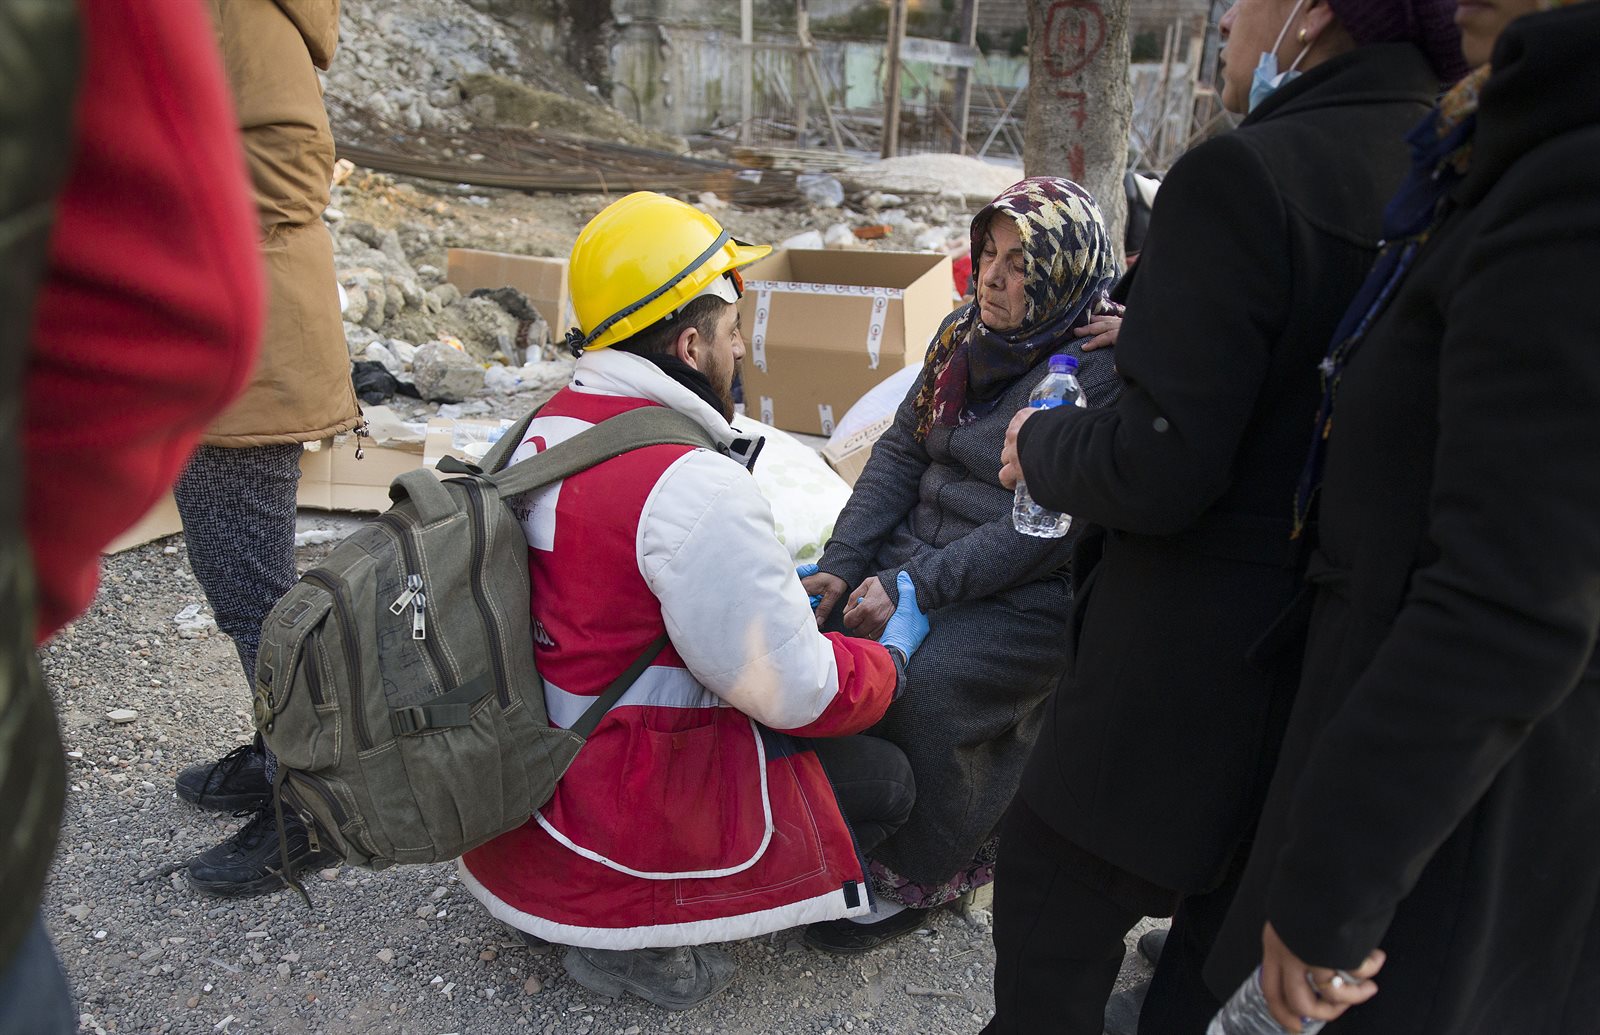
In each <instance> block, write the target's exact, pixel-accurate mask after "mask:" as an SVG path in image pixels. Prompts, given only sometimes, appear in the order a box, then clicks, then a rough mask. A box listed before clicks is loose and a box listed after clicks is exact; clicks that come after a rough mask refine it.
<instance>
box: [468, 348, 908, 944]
mask: <svg viewBox="0 0 1600 1035" xmlns="http://www.w3.org/2000/svg"><path fill="white" fill-rule="evenodd" d="M652 405H661V406H670V407H672V408H673V409H675V410H679V411H681V412H684V413H687V414H689V415H690V416H692V417H694V418H695V419H697V420H698V421H699V422H700V423H701V424H703V425H704V426H705V427H706V429H707V430H708V431H710V432H711V434H712V435H713V437H714V438H716V439H717V440H718V441H720V442H727V443H730V444H731V443H732V442H733V441H734V440H735V438H736V437H737V433H736V432H735V431H733V429H731V428H730V427H729V426H728V423H727V421H725V420H723V419H722V417H721V416H720V415H719V414H718V413H717V412H716V411H715V410H713V409H712V408H711V407H710V406H708V405H706V403H705V402H703V401H702V400H700V399H699V398H698V397H696V396H695V395H694V394H693V393H692V392H690V391H689V390H688V389H686V388H684V387H683V386H682V385H679V384H678V383H677V382H675V381H673V380H672V379H671V378H670V377H668V376H667V375H666V374H665V373H663V372H662V371H661V370H660V368H658V367H656V366H655V365H654V364H653V363H650V362H649V361H648V360H644V359H641V358H639V357H637V356H633V355H630V354H628V353H625V352H618V351H615V350H611V349H605V350H601V351H598V352H592V353H587V354H585V355H584V357H583V358H582V359H580V360H579V361H578V367H577V371H576V374H575V376H574V381H573V384H572V385H571V386H570V387H568V388H565V389H563V390H562V391H560V392H559V393H557V394H556V396H555V397H554V398H552V399H551V400H550V401H549V402H548V403H547V404H546V405H545V407H544V408H543V409H542V410H541V411H540V413H539V416H538V418H537V419H535V420H534V422H533V424H532V425H531V426H530V427H529V429H528V433H527V437H526V438H525V440H524V442H523V444H522V445H521V446H520V447H519V448H518V450H517V451H516V453H515V454H514V456H513V459H514V460H521V459H523V458H525V457H527V456H530V455H532V454H533V453H535V452H537V451H539V450H542V449H545V448H548V447H549V446H552V445H554V444H556V443H557V442H561V441H564V440H566V439H568V438H570V437H572V436H573V435H576V434H577V433H578V432H580V431H582V430H583V429H585V428H587V427H590V426H592V425H593V424H596V423H598V422H600V421H602V420H604V419H606V418H607V417H612V416H615V415H616V414H618V413H622V412H624V411H626V410H630V409H635V408H637V407H641V406H652ZM517 502H518V503H519V504H520V507H519V514H520V515H521V517H522V521H523V529H524V531H525V532H526V533H527V536H528V543H529V547H530V549H529V560H528V567H529V571H530V573H531V575H532V585H533V625H532V629H533V636H534V650H535V656H536V659H537V661H538V664H539V671H540V673H541V674H542V675H543V676H544V679H545V703H546V705H547V706H548V708H549V712H550V721H551V722H552V723H553V724H555V725H557V726H562V727H567V726H571V725H572V724H573V723H575V722H576V721H577V720H578V718H579V716H581V715H582V714H583V712H584V711H585V709H587V708H588V706H589V705H590V703H592V701H593V700H594V698H595V697H597V696H599V694H600V692H601V691H602V690H603V689H604V688H605V687H606V685H607V684H608V683H609V682H610V681H611V680H612V679H614V678H615V677H616V676H617V675H618V674H619V673H621V672H622V671H623V670H624V669H626V668H627V667H628V665H630V664H631V663H632V662H633V661H634V660H635V659H636V658H638V656H639V655H640V654H642V653H643V652H644V650H645V648H646V647H647V646H649V644H650V643H651V641H653V640H655V639H657V638H658V637H659V636H660V635H661V633H662V632H663V631H665V632H666V633H668V634H669V636H670V637H671V643H670V645H669V646H668V647H667V648H666V649H665V650H664V651H663V652H662V653H661V654H660V655H659V656H658V657H657V658H656V659H655V660H654V662H653V663H652V664H651V666H650V667H649V668H647V669H645V671H644V674H643V675H642V676H641V677H640V678H639V680H638V682H636V683H635V684H634V685H633V686H632V687H631V688H630V689H629V690H628V692H627V693H626V694H625V695H624V696H623V697H622V699H621V700H620V701H619V702H618V703H617V705H616V706H615V707H613V708H612V709H611V711H610V712H608V713H607V714H606V716H605V718H604V719H602V720H601V722H600V725H599V726H598V727H597V728H596V729H595V732H594V735H593V736H592V737H590V738H589V741H588V742H587V743H586V744H585V745H584V747H583V750H582V751H580V752H579V754H578V757H577V760H576V761H575V762H574V763H573V764H572V767H571V768H570V769H568V770H567V773H566V775H565V776H564V777H563V778H562V780H561V782H560V784H559V785H558V786H557V788H556V793H555V797H554V798H553V799H551V801H550V802H549V804H547V805H546V806H545V807H544V808H543V809H541V810H540V811H539V812H538V813H537V814H535V816H534V817H533V819H532V820H530V821H529V822H528V823H527V824H526V825H524V826H522V827H520V828H518V829H517V830H514V831H512V832H510V833H508V834H504V835H502V836H501V837H498V838H496V839H495V840H493V841H491V842H489V843H488V844H485V845H483V846H482V847H479V848H477V849H475V850H473V851H471V852H468V853H467V854H466V856H465V857H463V858H462V860H461V863H460V866H461V878H462V880H463V881H464V882H465V883H466V885H467V887H468V888H470V889H471V890H472V893H473V894H474V895H476V896H477V897H478V899H479V900H480V901H482V902H483V904H484V905H485V906H486V907H487V908H488V909H489V912H490V913H492V914H493V915H494V916H496V917H498V918H499V919H501V920H503V921H505V922H506V923H508V924H510V925H512V926H513V927H516V928H518V929H520V930H524V931H529V932H531V933H533V934H536V935H539V936H540V937H543V938H545V939H547V940H549V941H552V942H558V943H562V944H567V945H586V946H591V947H596V948H607V949H633V948H644V947H648V946H661V945H691V944H699V943H704V942H716V941H730V940H734V939H739V938H748V937H751V936H754V935H758V934H764V933H766V932H769V931H775V930H781V929H783V928H788V927H794V926H797V925H800V924H806V923H811V922H814V921H818V920H830V919H834V918H837V917H841V916H853V915H857V914H860V913H864V912H866V911H867V909H868V908H869V906H868V901H867V891H866V878H865V875H864V873H863V872H862V867H861V862H860V859H859V857H858V854H857V852H856V849H855V845H854V841H853V839H852V837H851V834H850V831H849V828H848V827H847V826H846V825H845V821H844V818H843V816H842V815H841V814H840V812H839V807H838V804H837V803H836V801H835V800H834V796H833V790H832V788H831V787H830V786H829V785H828V781H827V778H826V776H825V775H824V774H823V771H822V766H821V764H820V763H819V762H818V761H817V759H816V757H815V755H813V754H812V753H811V751H809V750H808V748H807V746H806V743H805V741H804V740H801V739H798V738H804V737H833V736H840V735H844V734H849V733H856V732H859V731H860V730H863V729H866V728H867V727H868V726H870V725H872V724H873V723H874V722H876V721H877V720H878V719H879V718H880V717H882V715H883V713H884V710H885V709H887V708H888V706H889V702H890V701H891V700H892V699H893V696H894V692H895V688H896V684H897V681H898V678H899V677H898V674H897V672H896V670H895V665H894V662H893V660H892V659H891V657H890V655H889V652H888V651H887V650H886V649H885V648H884V647H882V646H881V645H880V644H878V643H875V642H873V641H871V640H863V639H854V638H850V637H845V636H839V635H828V636H824V635H823V634H822V633H819V632H818V631H817V627H816V620H815V618H814V617H813V616H812V613H811V608H810V606H809V604H808V602H807V599H806V594H805V591H804V590H803V589H802V588H801V586H800V581H799V579H798V578H797V577H796V575H795V571H794V566H793V563H792V561H791V560H790V558H789V554H788V551H787V550H785V548H784V547H783V545H782V544H781V543H779V542H778V539H777V536H776V535H775V534H774V531H773V524H772V512H771V510H770V508H769V507H768V505H767V502H766V500H765V499H764V498H763V497H762V495H761V493H760V492H759V491H758V490H757V488H756V483H755V479H754V478H752V477H751V476H750V474H749V472H748V471H747V470H746V469H745V467H744V466H743V465H741V464H740V463H739V462H737V461H735V460H733V459H730V458H729V457H728V456H724V455H721V454H719V453H715V452H712V451H710V450H705V449H691V448H689V447H687V446H650V447H646V448H644V449H640V450H635V451H634V452H632V453H628V454H625V455H623V456H620V457H618V458H616V459H614V460H610V461H607V462H606V463H603V464H601V465H599V466H598V467H594V468H591V469H590V470H587V471H584V472H582V473H580V474H576V475H574V476H572V477H571V478H568V479H567V480H566V481H564V482H561V483H559V484H557V485H554V486H551V487H548V488H546V489H542V490H539V491H537V492H534V493H530V494H528V495H527V496H526V497H523V498H522V499H521V500H520V501H517Z"/></svg>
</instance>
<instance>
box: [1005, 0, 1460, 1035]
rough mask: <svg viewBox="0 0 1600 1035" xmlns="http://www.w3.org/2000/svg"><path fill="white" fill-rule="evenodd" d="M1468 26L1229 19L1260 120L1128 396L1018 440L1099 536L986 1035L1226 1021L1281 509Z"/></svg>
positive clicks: (1090, 555)
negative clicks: (1128, 943) (1145, 973)
mask: <svg viewBox="0 0 1600 1035" xmlns="http://www.w3.org/2000/svg"><path fill="white" fill-rule="evenodd" d="M1453 7H1454V2H1453V0H1239V2H1238V3H1236V4H1234V5H1233V6H1232V7H1231V8H1230V9H1229V11H1228V12H1227V14H1226V15H1224V16H1223V19H1222V23H1221V30H1222V34H1223V36H1224V38H1225V39H1226V41H1227V42H1226V45H1225V48H1224V50H1223V61H1224V66H1225V68H1224V87H1223V102H1224V103H1225V104H1226V105H1227V106H1228V107H1229V109H1231V110H1233V111H1235V112H1238V113H1240V114H1245V115H1246V117H1245V119H1244V121H1243V122H1242V123H1241V124H1240V126H1239V128H1238V129H1236V130H1234V131H1233V132H1231V133H1226V134H1223V135H1221V136H1218V137H1214V138H1212V139H1210V140H1208V141H1206V142H1205V143H1203V144H1201V145H1200V146H1198V147H1196V148H1194V149H1193V150H1191V151H1190V152H1188V153H1187V154H1185V155H1184V156H1183V157H1182V158H1180V159H1179V160H1178V162H1177V163H1176V164H1175V165H1174V166H1173V167H1172V169H1171V171H1170V172H1169V173H1168V174H1167V178H1166V180H1165V181H1164V182H1163V184H1162V187H1161V193H1160V194H1159V195H1158V196H1157V199H1156V205H1155V211H1154V213H1153V215H1152V217H1151V221H1150V231H1149V236H1148V237H1147V238H1146V241H1145V248H1144V252H1143V254H1142V255H1141V257H1140V259H1139V264H1138V266H1136V267H1135V268H1134V272H1133V274H1132V281H1133V282H1132V288H1131V291H1130V292H1129V295H1128V320H1127V322H1126V324H1125V325H1124V326H1123V328H1122V331H1121V335H1120V338H1119V340H1118V342H1117V365H1118V367H1119V369H1120V370H1121V372H1122V376H1123V378H1124V380H1125V382H1126V385H1125V388H1124V390H1123V393H1122V395H1121V396H1120V397H1119V398H1118V400H1117V404H1116V405H1115V406H1111V407H1107V408H1105V409H1103V410H1073V411H1071V412H1068V410H1067V408H1066V407H1059V408H1057V409H1055V410H1049V411H1029V412H1027V413H1019V414H1017V416H1016V418H1015V419H1014V421H1013V431H1014V432H1015V433H1016V444H1015V447H1013V449H1012V450H1011V453H1012V455H1011V457H1010V459H1011V460H1013V461H1015V460H1016V459H1017V457H1018V456H1020V471H1021V473H1022V476H1023V478H1024V479H1025V480H1026V482H1027V484H1028V488H1029V489H1030V490H1031V491H1032V493H1033V495H1034V498H1035V499H1037V500H1038V501H1039V502H1040V503H1042V504H1043V505H1045V506H1049V507H1054V508H1056V509H1058V510H1065V511H1067V512H1068V513H1071V514H1074V515H1076V516H1077V517H1078V518H1079V519H1080V520H1086V521H1088V522H1092V527H1090V528H1089V529H1088V530H1086V531H1085V532H1084V534H1083V536H1082V538H1081V539H1080V541H1079V549H1078V552H1077V553H1075V554H1074V557H1073V579H1074V581H1075V582H1076V583H1078V585H1079V589H1078V593H1077V599H1076V601H1075V608H1076V610H1075V612H1074V616H1073V622H1072V628H1073V633H1074V637H1075V640H1076V648H1075V651H1074V655H1073V658H1074V660H1073V667H1072V670H1071V671H1070V672H1069V673H1068V674H1067V676H1066V679H1065V681H1064V682H1063V683H1062V685H1061V687H1060V689H1059V690H1058V691H1057V693H1056V694H1055V695H1053V696H1052V697H1051V699H1050V706H1049V708H1048V714H1047V715H1046V717H1045V720H1044V726H1043V729H1042V731H1041V732H1040V735H1039V739H1038V743H1037V745H1036V746H1035V748H1034V752H1033V758H1032V759H1031V760H1030V761H1029V763H1028V765H1027V767H1026V770H1025V772H1024V775H1023V777H1022V781H1021V785H1020V790H1019V794H1018V797H1017V804H1016V807H1014V808H1013V810H1012V812H1011V814H1010V815H1009V816H1008V817H1007V820H1006V826H1005V833H1004V835H1003V848H1002V850H1003V858H1004V862H1003V863H1002V868H1003V873H1002V874H1001V876H1002V878H1003V879H1002V880H1000V882H999V883H998V884H997V885H996V896H995V947H996V964H995V1010H996V1013H995V1018H994V1022H993V1024H992V1025H991V1027H990V1028H989V1031H990V1032H991V1033H1002V1032H1022V1031H1029V1032H1031V1031H1042V1030H1048V1031H1053V1032H1062V1033H1066V1035H1100V1032H1101V1030H1102V1027H1104V1028H1106V1029H1108V1030H1110V1031H1111V1032H1112V1033H1113V1035H1131V1033H1132V1032H1133V1031H1134V1030H1135V1028H1137V1030H1138V1031H1140V1032H1142V1033H1145V1035H1170V1033H1184V1032H1198V1031H1203V1030H1205V1027H1206V1024H1207V1022H1208V1021H1209V1020H1210V1018H1211V1015H1212V1014H1214V1013H1215V1012H1216V1009H1217V1007H1218V1005H1219V1003H1218V1001H1217V998H1216V997H1215V996H1214V995H1213V994H1211V993H1210V992H1209V991H1208V990H1207V988H1206V986H1205V984H1204V982H1203V981H1202V980H1201V978H1200V971H1201V968H1202V966H1203V964H1204V960H1205V958H1206V955H1207V953H1208V952H1209V950H1210V947H1211V944H1212V943H1213V941H1214V940H1215V938H1216V931H1217V928H1218V926H1219V924H1220V922H1221V917H1222V914H1223V912H1224V911H1225V910H1226V908H1227V905H1228V902H1229V900H1230V898H1231V896H1232V894H1233V890H1234V888H1235V887H1236V884H1237V880H1238V872H1239V869H1240V867H1241V865H1242V862H1243V858H1244V854H1245V852H1246V851H1247V850H1248V847H1249V843H1250V839H1251V836H1252V832H1253V830H1254V826H1255V821H1256V817H1257V816H1258V815H1259V813H1260V809H1261V804H1262V801H1263V799H1264V797H1265V793H1266V785H1267V782H1268V780H1269V779H1270V778H1271V774H1272V766H1273V763H1274V760H1275V758H1276V755H1277V749H1278V744H1279V742H1280V740H1281V738H1282V732H1283V728H1284V721H1285V715H1286V714H1287V711H1288V708H1289V705H1290V703H1291V701H1292V699H1293V696H1294V690H1295V684H1296V682H1297V678H1296V676H1297V673H1296V671H1295V665H1296V661H1297V654H1296V651H1295V650H1293V649H1289V650H1283V651H1278V652H1276V653H1274V652H1273V651H1271V650H1270V649H1268V648H1270V647H1271V645H1272V642H1273V641H1271V640H1268V641H1267V642H1265V643H1262V645H1261V646H1260V647H1257V644H1258V642H1260V641H1262V639H1263V634H1265V633H1266V632H1267V631H1268V629H1269V628H1270V627H1271V626H1272V624H1273V621H1274V619H1275V618H1276V617H1277V616H1278V615H1279V614H1280V613H1282V611H1283V610H1284V608H1285V607H1286V606H1287V605H1288V603H1289V601H1290V600H1291V599H1292V598H1293V597H1294V595H1295V593H1296V591H1297V589H1298V587H1299V584H1300V573H1301V567H1300V564H1301V559H1300V556H1299V551H1298V549H1297V548H1296V546H1295V544H1293V543H1292V542H1291V540H1290V532H1291V521H1290V512H1289V506H1288V500H1289V499H1290V498H1291V497H1292V496H1293V494H1294V486H1295V483H1296V480H1297V479H1298V477H1299V474H1300V468H1301V462H1302V460H1303V458H1304V454H1305V445H1304V443H1305V434H1306V428H1307V426H1308V425H1309V423H1310V421H1311V418H1312V415H1313V414H1314V413H1315V412H1316V407H1317V398H1318V386H1317V364H1318V361H1319V360H1320V359H1321V358H1322V353H1323V350H1324V348H1325V346H1326V345H1327V342H1328V340H1329V338H1330V336H1331V335H1332V334H1333V330H1334V328H1335V327H1336V326H1337V324H1338V322H1339V318H1340V316H1341V315H1342V314H1343V312H1344V309H1345V306H1346V304H1347V303H1348V302H1349V300H1350V298H1351V297H1352V296H1353V295H1354V294H1355V293H1356V290H1357V289H1358V288H1359V287H1360V286H1361V282H1362V279H1363V278H1364V277H1365V276H1366V273H1367V271H1368V269H1370V268H1371V266H1372V263H1373V261H1374V259H1375V258H1376V256H1377V254H1378V246H1379V241H1380V240H1381V238H1382V236H1383V229H1382V224H1381V213H1382V209H1383V203H1384V200H1385V199H1386V198H1387V197H1388V196H1389V195H1390V194H1392V193H1393V192H1394V189H1395V188H1396V187H1397V186H1399V184H1400V182H1401V180H1402V179H1403V178H1404V177H1405V175H1406V171H1407V169H1408V168H1409V164H1410V163H1409V161H1408V159H1407V155H1406V148H1405V142H1404V139H1403V138H1404V134H1405V132H1406V131H1407V130H1408V129H1409V128H1410V127H1411V126H1412V125H1414V124H1415V123H1416V121H1417V120H1418V119H1420V118H1421V117H1422V116H1423V115H1424V114H1426V112H1427V110H1428V108H1429V106H1430V105H1431V104H1432V101H1433V98H1434V97H1435V96H1436V95H1437V94H1438V92H1439V89H1440V84H1441V82H1442V81H1445V80H1447V79H1449V78H1451V77H1452V76H1456V75H1459V73H1460V72H1464V71H1465V68H1464V63H1463V62H1462V60H1461V56H1460V44H1459V42H1458V37H1457V34H1456V32H1455V27H1454V26H1453V25H1452V24H1451V22H1450V11H1451V9H1452V8H1453ZM1246 113H1248V114H1246ZM1017 471H1018V466H1017V464H1016V463H1015V462H1013V463H1010V464H1008V466H1007V469H1006V471H1005V472H1003V474H1004V476H1005V477H1007V478H1008V479H1009V478H1011V477H1013V476H1014V475H1015V474H1016V473H1017ZM1289 646H1291V647H1292V646H1293V644H1289ZM1146 916H1173V917H1174V920H1173V924H1172V933H1171V936H1170V937H1169V938H1168V939H1167V942H1166V946H1165V948H1164V949H1163V951H1162V953H1161V957H1160V961H1159V963H1158V965H1157V967H1156V972H1155V976H1154V977H1153V979H1152V981H1151V983H1150V985H1149V986H1148V995H1147V996H1146V997H1145V998H1144V1000H1143V1003H1142V1008H1141V1005H1140V1004H1139V1002H1138V999H1137V995H1136V994H1133V993H1130V994H1127V995H1125V996H1122V997H1120V998H1118V999H1116V1000H1114V1001H1113V1002H1112V1004H1111V1008H1109V1009H1108V1008H1107V998H1108V996H1109V995H1110V993H1111V990H1112V987H1113V985H1114V983H1115V981H1116V977H1117V973H1118V969H1119V968H1120V966H1121V963H1122V956H1123V937H1124V935H1125V934H1126V932H1127V931H1128V930H1129V929H1131V928H1132V927H1133V926H1134V925H1135V924H1136V923H1138V922H1139V921H1140V920H1141V919H1142V918H1144V917H1146Z"/></svg>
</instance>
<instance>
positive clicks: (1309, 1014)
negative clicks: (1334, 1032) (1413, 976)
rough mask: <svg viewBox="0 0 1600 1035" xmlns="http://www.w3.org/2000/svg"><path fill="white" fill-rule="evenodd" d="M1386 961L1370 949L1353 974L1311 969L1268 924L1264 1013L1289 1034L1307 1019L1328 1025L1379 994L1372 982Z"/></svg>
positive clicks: (1264, 947)
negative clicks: (1327, 1023)
mask: <svg viewBox="0 0 1600 1035" xmlns="http://www.w3.org/2000/svg"><path fill="white" fill-rule="evenodd" d="M1386 958H1387V957H1385V955H1384V952H1383V950H1382V949H1373V950H1372V952H1371V953H1370V954H1369V955H1368V956H1367V958H1366V959H1365V960H1362V961H1361V966H1360V967H1359V968H1357V969H1356V970H1354V971H1350V972H1346V971H1342V970H1329V969H1328V968H1327V967H1313V966H1310V965H1308V964H1307V963H1306V962H1305V961H1303V960H1302V959H1300V957H1298V956H1296V955H1295V954H1294V952H1293V951H1291V950H1290V948H1289V947H1288V946H1287V945H1285V944H1283V939H1281V938H1279V937H1278V932H1277V931H1275V930H1273V929H1272V925H1271V924H1267V926H1266V927H1265V928H1263V929H1262V932H1261V990H1262V992H1264V993H1265V994H1266V997H1267V1009H1268V1010H1270V1011H1272V1016H1273V1018H1275V1019H1276V1020H1277V1022H1278V1023H1279V1024H1280V1025H1282V1026H1283V1027H1284V1029H1286V1030H1288V1031H1295V1032H1297V1031H1300V1029H1301V1022H1302V1021H1303V1020H1304V1019H1306V1018H1309V1019H1311V1020H1317V1021H1331V1020H1333V1019H1335V1018H1336V1017H1338V1016H1340V1015H1341V1014H1343V1013H1344V1012H1345V1011H1346V1010H1348V1009H1350V1007H1352V1006H1355V1005H1356V1004H1358V1003H1364V1002H1366V1001H1367V1000H1368V999H1371V998H1372V997H1373V996H1375V995H1377V994H1378V986H1377V985H1376V984H1374V983H1373V982H1372V981H1371V978H1372V976H1373V975H1374V974H1376V973H1377V972H1378V971H1379V970H1380V969H1381V968H1382V967H1383V961H1384V960H1385V959H1386Z"/></svg>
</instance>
